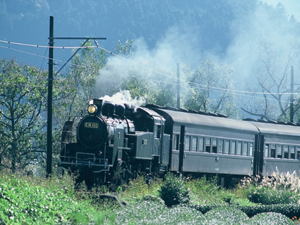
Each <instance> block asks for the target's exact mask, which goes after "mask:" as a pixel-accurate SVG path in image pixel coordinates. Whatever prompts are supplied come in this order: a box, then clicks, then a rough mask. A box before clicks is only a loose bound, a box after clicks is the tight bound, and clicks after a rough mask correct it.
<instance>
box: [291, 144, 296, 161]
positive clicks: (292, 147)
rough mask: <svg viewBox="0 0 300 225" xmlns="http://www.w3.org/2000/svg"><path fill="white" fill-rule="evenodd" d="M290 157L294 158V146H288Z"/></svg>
mask: <svg viewBox="0 0 300 225" xmlns="http://www.w3.org/2000/svg"><path fill="white" fill-rule="evenodd" d="M290 153H291V159H295V146H291V147H290Z"/></svg>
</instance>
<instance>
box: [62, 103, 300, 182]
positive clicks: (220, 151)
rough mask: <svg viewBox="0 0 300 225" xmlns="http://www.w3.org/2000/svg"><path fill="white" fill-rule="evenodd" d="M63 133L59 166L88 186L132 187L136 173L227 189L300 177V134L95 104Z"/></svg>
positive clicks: (271, 125)
mask: <svg viewBox="0 0 300 225" xmlns="http://www.w3.org/2000/svg"><path fill="white" fill-rule="evenodd" d="M72 126H73V121H67V122H66V123H65V126H64V128H63V132H62V148H61V162H60V166H61V167H62V168H63V169H64V170H68V171H79V173H80V179H81V180H85V181H86V183H87V184H104V183H107V182H114V183H116V184H117V183H120V182H126V181H127V180H128V178H130V177H134V176H136V173H137V172H140V171H142V172H144V173H147V174H160V173H164V172H166V171H173V172H181V173H188V174H197V175H203V176H210V175H215V174H218V177H219V181H220V184H221V185H225V184H230V183H231V182H232V181H234V180H236V179H237V180H238V179H240V178H242V177H244V176H247V175H254V176H255V175H257V174H263V175H266V174H271V173H272V172H274V171H276V168H278V170H279V171H280V172H288V171H289V172H293V171H296V172H298V170H299V169H300V161H299V159H300V126H297V125H296V124H286V123H279V122H274V121H264V120H259V121H258V120H250V119H248V120H233V119H229V118H226V116H224V115H219V114H214V113H204V112H198V111H188V110H185V109H177V108H170V107H159V106H156V105H146V106H144V107H138V108H131V107H129V106H128V105H126V104H113V103H112V102H107V101H104V100H102V99H93V100H92V101H91V102H90V105H89V106H88V115H87V116H85V117H84V118H82V119H81V120H80V122H79V124H78V126H77V131H76V139H77V141H76V142H74V143H73V142H72Z"/></svg>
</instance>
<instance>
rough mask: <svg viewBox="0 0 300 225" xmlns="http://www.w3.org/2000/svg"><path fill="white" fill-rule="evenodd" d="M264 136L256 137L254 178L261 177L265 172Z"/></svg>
mask: <svg viewBox="0 0 300 225" xmlns="http://www.w3.org/2000/svg"><path fill="white" fill-rule="evenodd" d="M263 154H264V136H263V135H260V134H258V135H255V149H254V161H253V176H256V175H261V174H262V172H263Z"/></svg>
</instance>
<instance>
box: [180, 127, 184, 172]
mask: <svg viewBox="0 0 300 225" xmlns="http://www.w3.org/2000/svg"><path fill="white" fill-rule="evenodd" d="M184 138H185V126H181V127H180V139H179V172H181V173H182V172H183V156H184Z"/></svg>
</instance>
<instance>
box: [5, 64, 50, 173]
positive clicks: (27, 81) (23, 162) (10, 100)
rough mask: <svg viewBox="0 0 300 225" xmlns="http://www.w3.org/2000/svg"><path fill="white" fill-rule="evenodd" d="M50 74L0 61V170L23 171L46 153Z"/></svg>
mask: <svg viewBox="0 0 300 225" xmlns="http://www.w3.org/2000/svg"><path fill="white" fill-rule="evenodd" d="M46 77H47V73H45V72H41V71H39V70H38V69H36V68H34V67H29V66H20V65H18V64H17V62H16V61H14V60H11V61H7V60H1V61H0V112H1V115H0V119H1V120H0V166H2V167H5V168H7V169H10V170H12V171H13V172H14V171H15V170H16V169H24V168H25V167H26V166H27V165H29V164H33V163H34V160H35V159H38V158H39V157H41V154H43V153H45V143H46V140H45V129H44V128H45V126H46V122H45V120H44V116H45V111H44V105H45V103H46V93H47V83H46V82H47V80H46Z"/></svg>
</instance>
